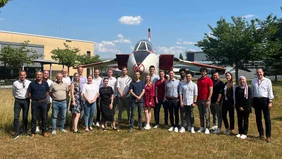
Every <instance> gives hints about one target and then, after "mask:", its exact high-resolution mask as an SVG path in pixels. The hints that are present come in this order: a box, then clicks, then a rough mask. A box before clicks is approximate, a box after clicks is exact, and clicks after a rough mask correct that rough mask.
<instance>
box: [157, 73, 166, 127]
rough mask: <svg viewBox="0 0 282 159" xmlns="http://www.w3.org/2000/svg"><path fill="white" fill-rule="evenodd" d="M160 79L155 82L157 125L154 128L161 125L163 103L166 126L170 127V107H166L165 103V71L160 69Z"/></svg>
mask: <svg viewBox="0 0 282 159" xmlns="http://www.w3.org/2000/svg"><path fill="white" fill-rule="evenodd" d="M159 76H160V79H159V80H157V81H156V84H155V87H156V88H155V96H156V107H155V111H154V113H155V122H156V125H155V126H154V128H155V129H156V128H158V127H159V124H160V123H159V121H160V109H161V105H163V108H164V115H165V128H168V109H167V107H166V104H164V95H165V83H166V79H165V72H164V71H163V70H160V72H159Z"/></svg>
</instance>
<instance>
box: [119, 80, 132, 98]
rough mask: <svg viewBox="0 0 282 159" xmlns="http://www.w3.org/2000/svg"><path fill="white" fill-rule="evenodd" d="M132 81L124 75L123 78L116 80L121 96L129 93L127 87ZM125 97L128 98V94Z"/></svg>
mask: <svg viewBox="0 0 282 159" xmlns="http://www.w3.org/2000/svg"><path fill="white" fill-rule="evenodd" d="M131 81H132V78H131V77H129V76H128V75H126V76H125V77H123V76H121V77H119V78H118V79H117V88H119V89H120V90H121V92H122V94H126V93H127V92H129V86H130V83H131ZM117 94H118V96H119V97H120V94H119V93H118V92H117ZM127 97H130V95H129V94H128V95H127Z"/></svg>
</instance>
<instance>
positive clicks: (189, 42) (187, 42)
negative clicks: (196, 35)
mask: <svg viewBox="0 0 282 159" xmlns="http://www.w3.org/2000/svg"><path fill="white" fill-rule="evenodd" d="M194 44H195V42H191V41H182V40H177V41H176V45H194Z"/></svg>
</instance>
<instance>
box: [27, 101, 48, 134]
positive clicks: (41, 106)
mask: <svg viewBox="0 0 282 159" xmlns="http://www.w3.org/2000/svg"><path fill="white" fill-rule="evenodd" d="M31 111H32V120H31V134H35V130H36V120H37V117H38V112H40V113H41V120H42V121H41V123H42V125H41V128H42V133H44V132H46V121H47V120H46V118H47V101H46V100H45V101H41V102H38V101H32V103H31Z"/></svg>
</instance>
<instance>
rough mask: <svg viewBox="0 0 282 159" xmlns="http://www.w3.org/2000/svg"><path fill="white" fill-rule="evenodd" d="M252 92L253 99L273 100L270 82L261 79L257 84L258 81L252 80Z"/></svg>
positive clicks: (266, 79)
mask: <svg viewBox="0 0 282 159" xmlns="http://www.w3.org/2000/svg"><path fill="white" fill-rule="evenodd" d="M252 91H253V98H254V97H265V98H269V99H273V98H274V95H273V90H272V83H271V80H270V79H268V78H265V77H263V78H262V79H261V82H260V84H259V79H258V78H255V79H253V80H252Z"/></svg>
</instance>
